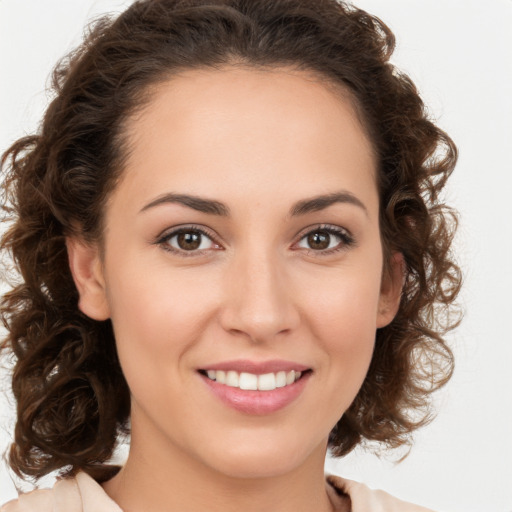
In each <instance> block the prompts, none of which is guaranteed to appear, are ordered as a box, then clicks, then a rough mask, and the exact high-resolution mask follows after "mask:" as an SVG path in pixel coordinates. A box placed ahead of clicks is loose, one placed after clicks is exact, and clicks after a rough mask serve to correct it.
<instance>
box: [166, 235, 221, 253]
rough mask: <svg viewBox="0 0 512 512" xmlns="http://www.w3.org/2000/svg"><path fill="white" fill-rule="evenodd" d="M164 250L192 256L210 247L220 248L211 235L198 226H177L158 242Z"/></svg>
mask: <svg viewBox="0 0 512 512" xmlns="http://www.w3.org/2000/svg"><path fill="white" fill-rule="evenodd" d="M157 243H158V244H160V245H161V246H162V247H163V248H164V249H165V250H167V251H171V252H175V253H182V254H183V255H185V254H184V253H188V254H186V255H187V256H189V255H190V256H192V255H194V253H201V252H203V251H208V250H210V249H220V246H219V245H218V244H216V243H215V242H214V241H213V239H212V237H211V236H210V235H209V234H208V233H206V232H205V231H203V230H202V229H199V228H179V229H177V230H174V231H171V232H169V233H166V234H165V235H164V236H162V237H161V238H160V239H159V240H158V242H157Z"/></svg>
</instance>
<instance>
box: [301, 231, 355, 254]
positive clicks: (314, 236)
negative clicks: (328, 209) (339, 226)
mask: <svg viewBox="0 0 512 512" xmlns="http://www.w3.org/2000/svg"><path fill="white" fill-rule="evenodd" d="M344 242H345V243H346V242H347V241H346V240H345V239H344V237H343V235H342V234H341V233H336V232H333V231H331V230H328V229H316V230H314V231H311V232H309V233H308V234H307V235H305V236H303V237H302V238H301V239H300V241H299V243H298V246H299V247H301V248H303V249H310V250H314V251H326V250H329V249H334V248H336V247H338V246H339V245H341V244H343V243H344Z"/></svg>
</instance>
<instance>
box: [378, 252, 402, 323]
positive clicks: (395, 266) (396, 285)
mask: <svg viewBox="0 0 512 512" xmlns="http://www.w3.org/2000/svg"><path fill="white" fill-rule="evenodd" d="M404 278H405V262H404V256H403V254H402V253H401V252H395V253H393V254H392V256H391V258H390V261H389V265H388V266H387V268H385V269H384V273H383V275H382V283H381V289H380V297H379V309H378V311H377V328H380V327H386V325H388V324H390V323H391V322H392V321H393V318H395V315H396V314H397V312H398V308H399V307H400V299H401V297H402V289H403V286H404Z"/></svg>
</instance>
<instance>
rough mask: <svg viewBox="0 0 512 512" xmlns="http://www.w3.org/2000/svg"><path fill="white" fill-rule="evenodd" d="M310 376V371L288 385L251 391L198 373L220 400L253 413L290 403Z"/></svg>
mask: <svg viewBox="0 0 512 512" xmlns="http://www.w3.org/2000/svg"><path fill="white" fill-rule="evenodd" d="M310 376H311V372H307V373H305V374H303V375H302V376H301V378H300V379H299V380H297V381H295V382H294V383H293V384H290V385H289V386H284V387H282V388H276V389H273V390H271V391H253V390H244V389H240V388H234V387H231V386H226V385H225V384H219V383H218V382H217V381H215V380H211V379H209V378H208V377H206V376H204V375H201V374H200V377H201V378H202V379H203V380H204V382H205V383H206V384H207V386H208V388H209V389H210V390H211V391H212V392H213V393H214V394H215V395H216V396H217V397H218V398H220V400H221V401H222V402H224V403H225V404H226V405H228V406H229V407H231V408H233V409H235V410H237V411H239V412H243V413H245V414H253V415H264V414H272V413H273V412H277V411H279V410H280V409H283V408H284V407H286V406H287V405H289V404H291V403H292V402H293V401H294V400H296V399H297V398H298V397H299V395H300V394H301V393H302V391H303V389H304V386H305V385H306V383H307V381H308V380H309V377H310Z"/></svg>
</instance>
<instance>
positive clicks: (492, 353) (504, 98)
mask: <svg viewBox="0 0 512 512" xmlns="http://www.w3.org/2000/svg"><path fill="white" fill-rule="evenodd" d="M313 1H314V0H313ZM129 3H130V2H129V1H124V2H123V1H121V0H95V1H93V0H0V77H1V78H0V85H1V91H0V149H1V150H2V151H3V150H5V149H6V148H7V146H8V145H9V144H10V143H11V142H13V141H14V140H15V139H16V138H18V137H20V136H22V135H24V134H28V133H31V132H32V131H33V130H34V129H35V127H36V126H37V123H38V120H39V119H40V116H41V113H42V112H43V110H44V107H45V104H46V99H47V98H46V94H45V90H44V86H45V83H47V77H48V75H49V73H50V71H51V69H52V67H53V65H54V64H55V62H56V61H57V59H58V58H59V57H61V56H62V55H63V54H64V53H65V52H66V51H68V50H69V49H71V48H72V47H73V46H74V45H75V44H76V43H77V42H78V41H79V39H80V35H81V33H82V28H83V26H84V25H85V23H86V22H87V20H90V19H91V17H93V16H96V15H97V14H99V13H103V12H107V11H116V10H119V9H121V8H122V7H123V6H126V5H127V4H129ZM356 3H357V5H358V6H360V7H361V8H364V9H367V10H368V11H369V12H371V13H372V14H376V15H377V16H379V17H380V18H382V19H383V20H384V21H385V22H386V23H387V24H388V25H389V26H390V27H391V28H392V30H393V31H394V32H395V34H396V36H397V39H398V49H397V52H396V54H395V57H394V59H393V60H394V62H395V63H396V64H398V65H399V67H401V68H402V69H404V70H405V71H407V72H408V73H409V74H410V75H411V76H412V78H413V80H414V81H415V82H416V83H417V84H418V86H419V88H420V90H421V91H422V95H423V97H424V99H425V101H426V103H427V104H428V105H429V106H430V108H431V111H432V113H433V115H434V116H435V118H437V119H438V122H439V124H440V126H441V127H442V128H444V129H445V130H447V131H448V133H449V134H450V135H451V136H452V137H453V138H454V139H455V141H456V143H457V144H458V146H459V149H460V161H459V164H458V167H457V169H456V172H455V174H454V175H453V178H452V181H451V184H450V186H449V189H448V193H447V197H448V199H449V201H451V202H452V204H454V205H455V206H456V207H457V208H458V209H459V211H460V213H461V218H462V221H461V227H460V231H459V236H458V239H457V248H458V251H459V254H460V261H461V263H462V266H463V269H464V274H465V287H464V291H463V293H462V299H461V301H462V305H463V306H464V308H465V310H466V314H465V320H464V323H463V324H462V326H461V327H460V328H459V329H458V331H457V332H456V333H455V334H454V335H453V336H452V343H453V346H454V350H455V353H456V356H457V369H456V373H455V376H454V378H453V380H452V382H451V383H450V385H449V386H448V387H447V388H446V389H445V390H443V391H442V392H441V393H440V394H439V396H438V402H439V415H438V418H437V420H436V421H435V422H434V423H433V424H432V425H430V426H429V427H427V428H426V429H425V430H424V431H422V432H420V434H419V435H418V436H417V442H416V445H415V447H414V449H413V451H412V453H411V454H410V456H409V457H408V458H407V459H406V460H405V461H404V462H403V463H401V464H398V465H395V464H393V463H392V462H389V461H386V460H379V459H377V458H376V457H375V456H373V455H368V454H362V453H360V452H357V453H354V454H352V455H350V456H349V457H347V458H345V459H342V460H340V461H337V462H335V463H334V462H329V463H328V470H330V471H333V472H336V473H339V474H343V475H344V476H346V477H349V478H353V479H356V480H362V481H364V482H366V483H367V484H369V485H370V486H372V487H380V488H384V489H386V490H387V491H388V492H391V493H392V494H395V495H397V496H400V497H402V498H403V499H406V500H408V501H413V502H417V503H421V504H423V505H425V506H428V507H430V508H432V509H434V510H437V511H438V512H512V435H511V434H512V369H511V367H512V334H511V328H510V322H511V318H512V314H511V313H512V299H511V290H512V272H511V267H512V227H511V224H512V199H511V193H512V177H511V174H512V158H511V153H510V148H511V146H512V100H511V96H512V85H511V84H512V35H511V34H512V0H487V1H486V2H482V1H477V0H429V1H426V0H359V1H358V2H356ZM2 387H3V388H5V387H6V386H5V385H3V386H2ZM1 400H2V401H0V422H2V423H3V425H4V426H3V428H2V429H0V450H3V449H4V447H5V446H6V445H7V443H8V437H9V434H8V431H9V429H10V428H11V425H12V408H11V407H10V406H9V405H8V402H7V401H6V400H5V399H3V398H2V399H1ZM14 496H15V488H14V485H13V483H12V481H11V479H10V477H9V476H8V473H7V471H6V469H5V468H4V467H2V468H0V503H2V502H4V501H6V500H7V499H10V498H12V497H14Z"/></svg>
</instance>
